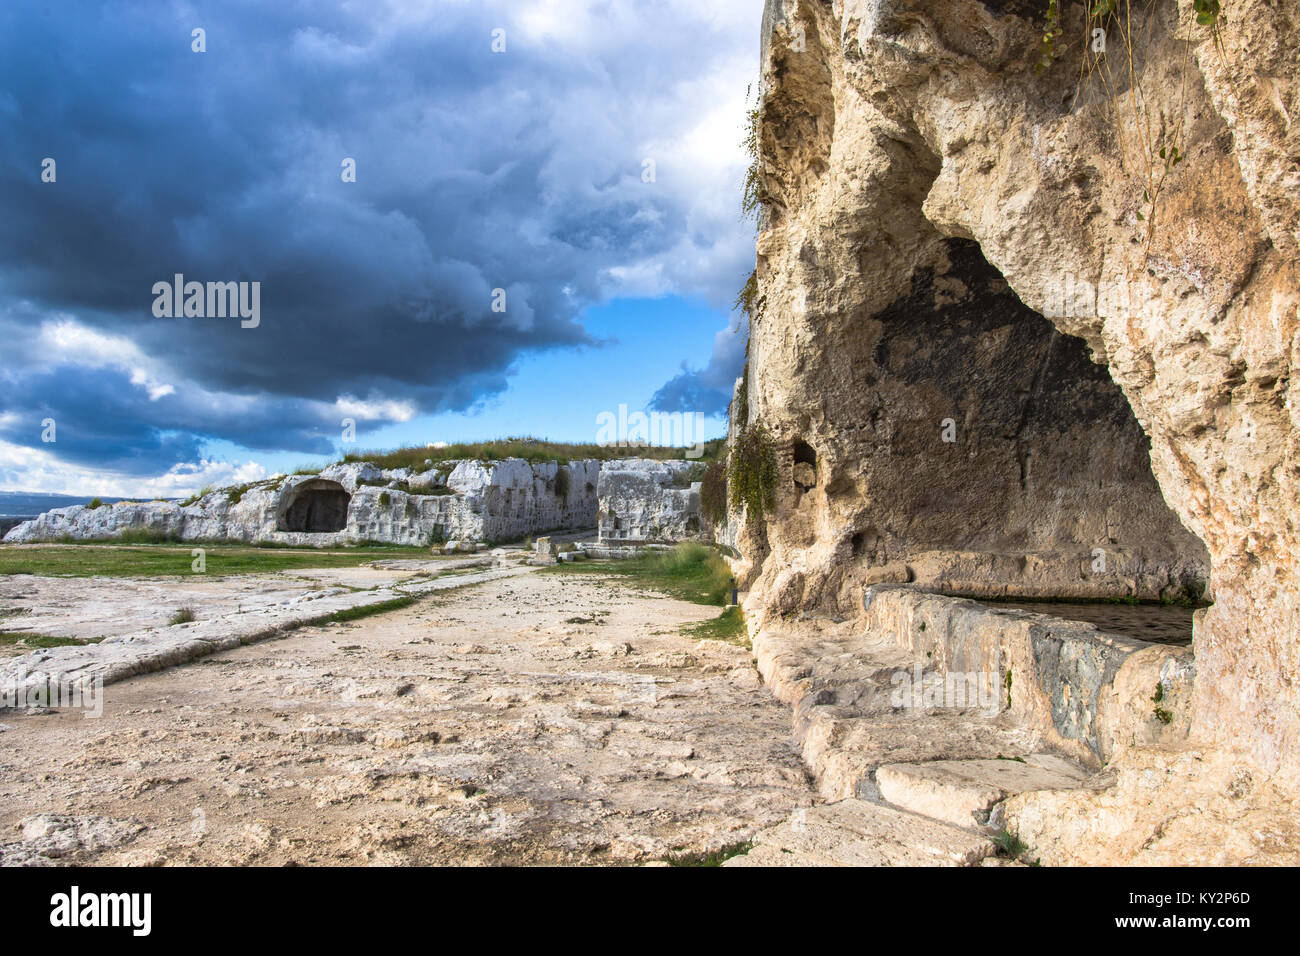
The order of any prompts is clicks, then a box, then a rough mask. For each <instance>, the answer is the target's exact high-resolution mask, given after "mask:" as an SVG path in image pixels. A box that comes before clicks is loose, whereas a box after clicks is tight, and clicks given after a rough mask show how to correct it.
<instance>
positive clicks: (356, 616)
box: [325, 596, 415, 623]
mask: <svg viewBox="0 0 1300 956" xmlns="http://www.w3.org/2000/svg"><path fill="white" fill-rule="evenodd" d="M414 603H415V598H413V597H410V596H405V597H397V598H393V599H392V600H391V601H380V602H379V603H378V604H366V605H363V606H361V607H349V608H345V609H344V610H342V611H335V612H334V613H333V614H331V615H330V616H329V617H327V618H326V619H325V620H326V622H328V623H333V622H335V621H338V622H345V621H359V620H361V619H362V618H363V617H371V616H373V615H375V614H386V613H387V612H389V611H397V610H400V609H401V608H404V607H409V606H410V605H412V604H414Z"/></svg>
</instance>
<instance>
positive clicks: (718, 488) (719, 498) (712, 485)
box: [700, 461, 727, 527]
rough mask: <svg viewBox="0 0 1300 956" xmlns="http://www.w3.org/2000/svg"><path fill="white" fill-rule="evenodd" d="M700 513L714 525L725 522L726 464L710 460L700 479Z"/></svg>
mask: <svg viewBox="0 0 1300 956" xmlns="http://www.w3.org/2000/svg"><path fill="white" fill-rule="evenodd" d="M700 513H701V514H703V515H704V517H705V518H707V519H708V520H709V521H710V522H711V523H712V524H713V525H714V526H715V527H717V526H720V525H724V524H726V523H727V465H726V463H725V462H722V461H715V462H711V463H710V464H709V466H708V468H706V469H705V470H704V477H703V478H702V479H701V481H700Z"/></svg>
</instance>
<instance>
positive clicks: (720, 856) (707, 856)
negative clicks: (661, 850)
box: [668, 843, 754, 866]
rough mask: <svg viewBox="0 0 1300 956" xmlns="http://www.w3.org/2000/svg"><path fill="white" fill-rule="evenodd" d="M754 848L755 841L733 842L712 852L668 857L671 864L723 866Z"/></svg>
mask: <svg viewBox="0 0 1300 956" xmlns="http://www.w3.org/2000/svg"><path fill="white" fill-rule="evenodd" d="M752 849H754V844H753V843H733V844H731V845H730V846H724V847H722V848H721V849H718V850H714V851H713V852H712V853H684V854H682V855H680V856H674V857H669V858H668V864H669V866H722V864H724V863H726V862H727V861H728V860H730V859H731V858H732V857H733V856H740V855H742V854H744V853H748V852H749V851H750V850H752Z"/></svg>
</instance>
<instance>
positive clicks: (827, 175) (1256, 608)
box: [736, 0, 1300, 842]
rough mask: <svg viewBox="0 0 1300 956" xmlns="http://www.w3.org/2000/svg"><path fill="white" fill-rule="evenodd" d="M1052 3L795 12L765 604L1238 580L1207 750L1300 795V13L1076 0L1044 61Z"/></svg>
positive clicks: (758, 355)
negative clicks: (1124, 21)
mask: <svg viewBox="0 0 1300 956" xmlns="http://www.w3.org/2000/svg"><path fill="white" fill-rule="evenodd" d="M1046 8H1047V4H1046V2H1045V0H1044V2H1043V3H1037V2H1030V0H997V2H994V0H987V2H980V0H834V2H830V0H769V3H768V7H767V10H766V13H765V27H764V38H763V39H764V50H763V70H764V75H763V80H764V100H763V103H762V109H761V113H760V127H759V132H760V170H759V172H760V179H761V183H762V193H763V198H764V200H765V203H764V213H763V218H762V222H761V232H760V235H759V238H758V244H757V253H758V257H757V275H758V289H759V296H758V302H757V310H756V314H755V316H754V320H753V322H752V336H751V344H750V367H749V374H748V392H749V393H748V396H747V402H746V403H745V405H746V406H747V407H748V409H749V416H750V419H751V420H753V421H762V422H763V423H764V424H765V425H766V426H767V427H768V428H769V429H770V431H771V432H772V433H773V435H774V437H775V441H776V443H777V450H778V453H779V456H780V457H779V463H780V470H781V486H780V489H779V491H778V495H777V502H776V508H775V513H774V515H773V516H771V517H770V518H769V519H768V520H767V521H765V522H762V523H755V522H749V523H748V525H747V526H746V528H745V530H744V533H743V534H742V535H741V536H740V538H741V540H740V541H739V542H738V543H739V545H740V547H741V550H742V551H743V552H744V555H745V561H744V570H745V571H746V572H747V573H746V574H745V583H748V584H750V585H751V588H752V590H751V593H750V598H749V602H748V606H749V610H751V611H752V612H753V615H754V619H755V620H756V621H757V622H758V623H759V625H760V626H762V624H763V622H764V621H765V620H770V619H771V618H772V615H775V614H777V613H783V612H789V611H790V610H792V609H809V608H815V607H823V608H828V609H834V610H835V611H837V612H838V613H851V612H852V611H853V608H854V604H855V603H856V600H857V598H856V595H858V594H860V591H861V589H860V585H861V584H863V583H864V582H865V581H866V580H867V575H868V574H869V573H870V572H871V571H872V569H876V568H879V567H881V566H889V567H893V568H895V569H898V568H899V567H902V568H904V569H905V570H904V571H901V572H899V573H901V574H904V575H905V576H904V577H903V578H902V580H914V581H915V582H916V585H918V586H920V587H922V588H927V589H931V590H938V591H947V592H950V593H951V592H959V593H969V594H973V595H990V594H994V595H996V594H1017V593H1019V594H1025V595H1038V596H1059V597H1067V596H1079V597H1103V596H1125V595H1127V596H1136V597H1142V598H1155V597H1165V598H1170V597H1187V598H1193V599H1195V598H1199V597H1201V596H1206V597H1212V598H1213V601H1214V604H1213V606H1212V607H1211V608H1209V610H1208V611H1206V612H1204V613H1203V614H1199V615H1198V619H1197V625H1196V631H1195V657H1196V661H1195V673H1196V676H1195V684H1194V691H1193V700H1192V706H1191V739H1192V741H1193V742H1194V743H1195V744H1196V745H1198V746H1208V747H1213V748H1218V750H1219V752H1225V753H1226V752H1228V751H1232V752H1234V753H1236V754H1238V758H1237V759H1239V760H1240V761H1244V762H1246V763H1247V764H1249V765H1250V766H1251V767H1253V768H1254V771H1253V772H1255V773H1256V774H1257V775H1260V774H1262V775H1264V776H1267V777H1269V778H1270V779H1271V780H1272V781H1273V783H1272V784H1271V786H1274V787H1282V788H1283V789H1284V790H1289V791H1290V792H1294V790H1295V787H1296V786H1297V784H1298V783H1300V781H1298V779H1297V777H1298V776H1300V771H1298V769H1297V768H1298V767H1300V682H1297V680H1296V677H1297V674H1300V639H1298V638H1297V634H1300V606H1298V605H1300V581H1298V580H1297V576H1296V570H1297V569H1296V561H1297V556H1298V555H1300V548H1298V547H1297V540H1296V522H1297V518H1298V517H1300V508H1297V504H1296V502H1297V474H1298V473H1300V457H1298V455H1297V437H1296V436H1297V431H1296V425H1297V421H1296V417H1297V414H1298V412H1297V407H1296V404H1295V403H1293V402H1292V400H1291V398H1290V395H1289V386H1290V379H1291V375H1292V371H1293V368H1294V366H1295V363H1296V356H1297V351H1296V350H1297V344H1298V339H1297V328H1298V327H1300V161H1298V157H1300V124H1296V123H1294V122H1293V117H1295V116H1296V115H1297V114H1298V113H1300V87H1298V84H1297V74H1300V24H1297V22H1296V11H1295V9H1294V7H1288V5H1287V4H1284V3H1276V2H1272V0H1237V2H1234V3H1233V4H1232V5H1231V9H1230V11H1229V10H1226V9H1225V14H1227V15H1228V16H1230V20H1227V21H1225V22H1224V23H1222V24H1221V25H1220V34H1221V39H1222V42H1221V44H1220V43H1216V42H1215V40H1214V39H1213V37H1212V36H1211V33H1210V31H1209V30H1208V29H1207V28H1205V27H1204V26H1201V25H1198V24H1197V23H1196V21H1195V14H1194V12H1193V9H1192V5H1191V4H1190V3H1181V2H1180V3H1177V4H1174V3H1167V4H1157V5H1154V10H1153V12H1152V13H1151V16H1150V19H1143V16H1144V14H1143V13H1142V10H1145V7H1142V8H1141V10H1140V9H1139V5H1134V7H1133V16H1134V17H1135V18H1137V22H1138V24H1139V26H1135V27H1134V35H1140V36H1141V38H1142V39H1141V40H1140V46H1139V48H1138V49H1136V50H1135V51H1134V54H1135V55H1134V56H1133V57H1132V58H1131V60H1130V57H1129V56H1128V51H1127V50H1126V49H1125V48H1124V46H1123V37H1122V35H1121V34H1120V32H1119V31H1118V30H1117V29H1116V28H1115V27H1114V26H1113V25H1110V24H1106V23H1102V24H1100V27H1101V28H1102V29H1103V30H1106V29H1107V28H1109V32H1108V33H1105V34H1103V35H1104V36H1105V38H1106V41H1107V43H1108V44H1109V49H1108V51H1107V52H1105V53H1103V54H1101V55H1100V56H1096V55H1094V54H1093V53H1092V52H1091V51H1092V50H1094V49H1095V48H1096V47H1095V43H1094V41H1095V36H1096V35H1095V34H1093V33H1092V32H1091V31H1092V29H1093V28H1095V27H1097V26H1099V25H1098V24H1095V23H1089V22H1088V21H1087V18H1086V13H1085V11H1084V9H1083V6H1082V5H1081V4H1078V3H1073V4H1072V3H1062V4H1061V27H1062V30H1063V35H1062V37H1061V39H1060V41H1059V43H1058V47H1059V55H1058V56H1057V58H1056V59H1055V61H1054V62H1051V61H1049V62H1048V63H1047V64H1046V65H1047V68H1046V69H1042V70H1039V69H1036V64H1038V62H1039V60H1040V58H1042V52H1041V49H1040V40H1041V37H1042V35H1043V30H1044V19H1043V18H1044V16H1045V12H1046ZM1085 31H1087V32H1085ZM1084 51H1088V53H1087V54H1086V56H1087V59H1086V61H1085V62H1084V63H1083V65H1082V67H1081V58H1082V57H1084V55H1085V54H1084ZM1129 62H1132V63H1133V64H1134V65H1133V68H1132V69H1133V70H1134V74H1133V75H1130V72H1129V69H1130V68H1129V66H1128V63H1129ZM1175 147H1176V149H1177V154H1176V158H1175V152H1174V150H1175ZM736 424H737V425H740V424H743V423H736ZM877 579H878V580H899V578H898V577H897V576H896V575H895V574H893V573H892V572H891V573H890V574H888V575H886V576H885V577H884V578H879V577H877ZM1113 759H1115V760H1117V761H1120V762H1121V763H1122V762H1123V760H1124V759H1125V755H1124V753H1123V752H1122V750H1121V752H1119V753H1117V754H1116V755H1115V756H1114V758H1113ZM1210 763H1211V762H1209V761H1207V762H1206V766H1209V765H1210ZM1213 763H1214V765H1215V766H1218V765H1220V764H1223V765H1227V764H1230V763H1232V761H1231V760H1227V761H1216V762H1213ZM1207 772H1208V771H1207ZM1148 797H1149V795H1148ZM1070 799H1080V800H1082V799H1085V798H1084V797H1077V798H1076V797H1071V798H1070ZM1160 799H1161V800H1164V799H1168V795H1165V796H1163V797H1161V798H1160ZM1151 802H1155V803H1158V802H1159V801H1151ZM1050 816H1051V814H1040V815H1039V817H1037V818H1036V819H1047V818H1049V817H1050ZM1084 816H1086V814H1084ZM1046 825H1047V824H1044V826H1046ZM1079 833H1080V834H1082V833H1083V831H1082V830H1080V831H1079ZM1076 835H1078V834H1076ZM1093 835H1094V836H1095V834H1093ZM1042 838H1043V839H1044V840H1045V841H1048V840H1052V839H1055V838H1052V837H1050V836H1049V835H1047V834H1046V833H1045V832H1044V833H1043V834H1042ZM1079 838H1080V839H1085V838H1086V836H1079ZM1211 838H1212V837H1211V836H1210V835H1207V836H1206V839H1211ZM1061 839H1064V838H1061ZM1057 842H1059V840H1058V841H1057Z"/></svg>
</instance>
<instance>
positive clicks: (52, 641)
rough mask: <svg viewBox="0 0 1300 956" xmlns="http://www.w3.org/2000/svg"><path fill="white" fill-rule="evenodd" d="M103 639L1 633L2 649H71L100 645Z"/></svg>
mask: <svg viewBox="0 0 1300 956" xmlns="http://www.w3.org/2000/svg"><path fill="white" fill-rule="evenodd" d="M100 640H102V638H98V637H96V638H88V639H86V640H82V639H81V638H77V637H53V636H52V635H49V634H36V633H34V632H32V631H8V632H6V633H0V647H8V646H15V645H19V644H21V645H22V646H23V647H70V646H72V645H80V644H98V643H99V642H100Z"/></svg>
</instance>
